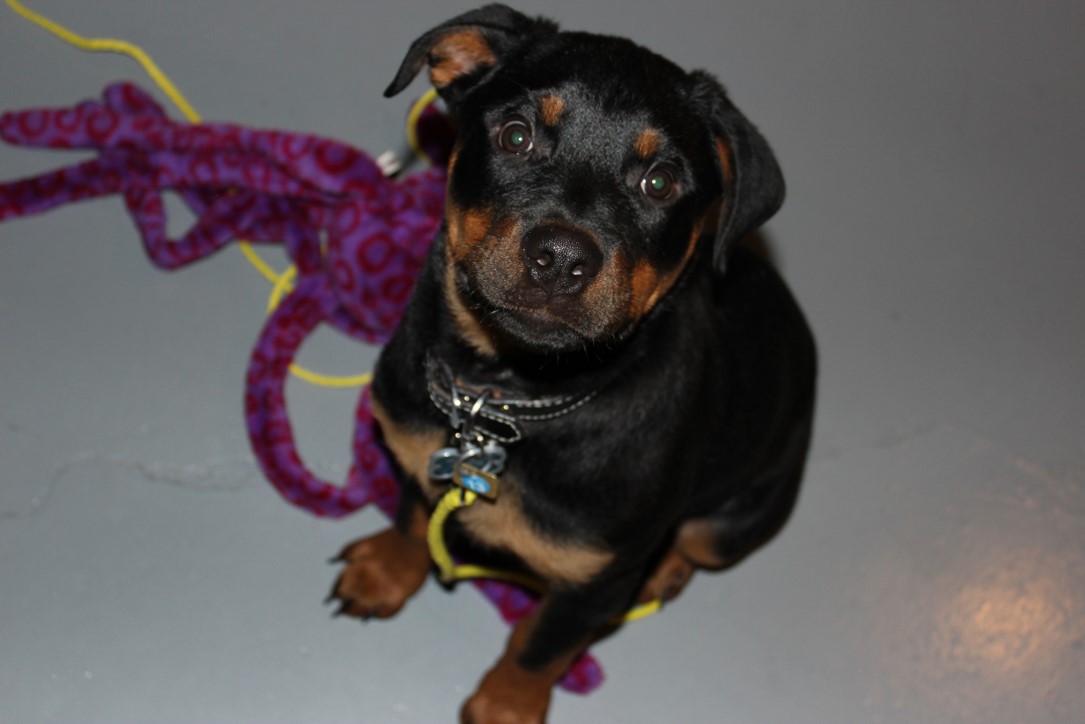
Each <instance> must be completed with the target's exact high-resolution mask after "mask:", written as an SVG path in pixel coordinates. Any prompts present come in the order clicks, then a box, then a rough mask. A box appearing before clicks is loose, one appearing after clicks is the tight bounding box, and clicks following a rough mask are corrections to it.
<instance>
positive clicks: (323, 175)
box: [0, 83, 602, 693]
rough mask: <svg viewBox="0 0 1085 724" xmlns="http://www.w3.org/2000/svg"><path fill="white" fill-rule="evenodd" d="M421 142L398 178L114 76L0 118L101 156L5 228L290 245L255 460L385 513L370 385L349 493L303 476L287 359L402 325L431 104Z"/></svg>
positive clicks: (415, 250)
mask: <svg viewBox="0 0 1085 724" xmlns="http://www.w3.org/2000/svg"><path fill="white" fill-rule="evenodd" d="M418 136H419V138H420V139H422V145H423V148H424V149H425V151H426V153H427V155H428V156H429V157H430V160H431V161H432V162H433V165H432V167H430V168H428V169H426V170H423V171H420V172H416V173H414V174H411V175H409V176H407V177H405V178H404V179H402V180H395V179H390V178H387V177H385V175H384V174H383V172H382V171H381V169H380V167H379V166H378V165H377V164H376V162H374V161H373V160H372V159H371V158H370V157H369V156H368V155H366V154H365V153H363V152H361V151H358V150H357V149H354V148H351V147H350V146H347V145H345V144H343V143H340V142H338V141H334V140H330V139H327V138H321V137H319V136H314V135H308V134H300V133H288V132H283V131H260V130H253V129H249V128H243V127H240V126H234V125H229V124H217V123H216V124H211V123H200V124H188V123H177V122H174V121H171V120H170V119H169V118H168V117H167V116H166V114H165V112H164V111H163V110H162V108H161V107H160V106H159V105H158V104H157V103H156V102H155V101H154V100H153V99H152V98H151V97H150V96H149V95H148V94H147V93H145V92H144V91H142V90H141V89H139V88H138V87H136V86H135V85H132V84H129V83H118V84H115V85H111V86H109V87H107V88H106V89H105V91H104V93H103V100H102V102H97V101H87V102H84V103H80V104H79V105H77V106H75V107H73V108H62V109H34V110H27V111H19V112H12V113H5V114H4V115H3V116H0V137H2V138H3V139H4V140H5V141H7V142H8V143H10V144H14V145H19V146H32V147H44V148H55V149H68V148H84V149H97V150H98V152H99V155H98V157H97V158H95V159H92V160H90V161H85V162H83V163H79V164H76V165H73V166H69V167H67V168H63V169H60V170H57V171H53V172H50V173H46V174H42V175H40V176H36V177H33V178H26V179H21V180H17V181H13V182H10V183H4V184H0V221H3V220H5V219H9V218H16V217H20V216H26V215H30V214H37V213H42V212H44V211H48V210H49V209H52V208H54V207H56V206H59V205H61V204H65V203H68V202H72V201H81V200H84V199H91V198H96V197H99V196H106V195H112V194H121V195H123V197H124V201H125V204H126V206H127V208H128V211H129V213H130V214H131V216H132V218H133V220H134V221H135V223H136V226H137V228H138V230H139V233H140V236H141V237H142V239H143V246H144V249H145V251H146V253H147V255H148V257H150V259H151V262H152V263H154V264H155V265H156V266H158V267H160V268H162V269H167V270H174V269H179V268H181V267H184V266H186V265H188V264H191V263H192V262H195V261H198V260H199V259H202V258H204V257H206V256H208V255H210V254H213V253H214V252H216V251H218V250H219V249H221V248H222V247H224V246H225V245H227V244H228V243H229V242H230V241H231V240H234V239H245V240H248V241H251V242H255V243H265V244H270V243H282V244H284V245H285V247H286V250H287V253H288V254H289V256H290V258H291V260H292V261H293V263H294V265H295V267H296V268H297V280H296V283H295V285H294V289H293V291H291V292H290V294H289V295H288V296H287V297H286V298H285V299H284V300H283V301H282V303H280V304H279V305H278V306H277V307H276V308H275V310H274V311H273V312H272V313H271V315H270V316H269V317H268V319H267V321H266V323H265V325H264V328H263V330H262V331H261V333H260V337H259V339H258V340H257V342H256V346H255V347H254V348H253V351H252V355H251V357H250V360H249V368H248V374H247V375H246V380H245V417H246V422H247V426H248V431H249V438H250V440H251V442H252V447H253V451H254V452H255V454H256V458H257V460H258V461H259V464H260V466H261V468H262V469H263V471H264V474H265V475H266V476H267V478H268V480H270V481H271V483H272V485H274V486H275V489H276V490H278V491H279V493H280V494H281V495H282V496H283V497H284V498H286V499H287V500H288V501H290V503H292V504H293V505H296V506H298V507H300V508H303V509H305V510H307V511H309V512H310V513H313V514H315V515H318V516H322V517H329V518H339V517H343V516H345V515H348V514H350V513H352V512H354V511H356V510H358V509H359V508H361V507H363V506H365V505H367V504H369V503H371V502H373V503H376V505H377V506H378V507H379V508H380V509H381V510H382V511H384V512H385V514H387V515H388V516H389V517H391V516H392V515H393V513H394V510H395V507H396V503H397V501H398V498H399V490H398V487H397V485H396V481H395V477H394V474H393V472H392V469H391V466H390V465H389V463H388V459H387V458H386V456H385V453H384V450H383V448H382V447H381V445H380V443H379V439H380V438H379V430H378V429H377V427H376V423H375V422H374V420H373V416H372V413H371V412H370V409H369V395H368V389H365V390H363V391H362V394H361V395H360V397H359V401H358V407H357V411H356V413H355V427H354V438H353V464H352V466H351V469H350V472H349V475H348V477H347V480H346V481H345V482H344V484H343V485H336V484H333V483H331V482H328V481H325V480H321V479H320V478H318V477H317V476H316V475H314V474H313V473H312V472H311V471H309V470H308V469H307V468H306V467H305V465H304V463H303V462H302V460H301V457H300V456H299V454H298V451H297V447H296V445H295V441H294V434H293V429H292V427H291V424H290V417H289V414H288V411H287V408H286V399H285V393H284V391H285V386H286V380H287V377H288V375H289V368H290V364H291V362H292V361H293V359H294V357H295V355H296V354H297V351H298V349H299V348H300V347H301V345H302V344H303V343H304V341H305V339H306V338H307V337H308V336H309V335H310V334H311V333H312V332H313V331H314V330H315V329H316V327H317V326H318V325H320V324H322V323H327V324H331V325H332V326H333V327H335V328H336V329H338V330H339V331H341V332H343V333H344V334H346V335H348V336H350V337H352V338H355V339H358V340H360V341H364V342H369V343H375V344H379V343H383V342H385V341H387V339H388V338H389V337H390V336H391V334H392V332H393V331H394V329H395V327H396V324H397V323H398V322H399V319H400V317H401V316H402V314H403V310H404V308H405V306H406V304H407V300H408V299H409V297H410V292H411V289H412V288H413V286H414V280H415V278H416V277H417V275H418V271H419V269H420V268H421V265H422V262H423V260H424V258H425V255H426V254H427V252H428V249H429V246H430V244H431V242H432V240H433V237H434V235H435V234H436V233H437V230H438V229H439V227H440V224H441V218H442V214H443V208H444V191H445V178H446V173H445V165H446V163H447V160H448V154H449V151H450V149H451V144H452V141H453V139H454V135H453V132H452V131H451V128H450V127H449V125H448V123H447V119H445V117H444V116H443V115H442V114H441V113H440V112H439V111H437V110H436V109H435V108H434V107H432V106H430V107H428V108H427V109H426V110H425V111H424V112H423V113H422V116H421V117H420V120H419V125H418ZM167 190H170V191H175V192H177V193H178V194H179V195H180V197H181V198H182V199H183V200H184V202H185V204H186V205H187V206H188V207H189V209H191V210H192V212H193V213H194V214H195V216H196V218H197V220H196V222H195V223H194V224H193V226H192V228H190V229H189V230H188V231H187V232H186V233H185V234H184V236H182V237H181V238H180V239H170V238H168V237H167V234H166V215H165V207H164V205H163V202H162V193H163V191H167ZM322 245H323V247H324V248H323V250H322ZM475 585H476V586H478V588H480V589H481V590H482V591H483V592H484V593H485V594H486V596H487V597H488V598H489V599H490V600H491V601H492V602H493V603H494V604H495V605H496V606H497V608H498V610H499V611H500V612H501V615H502V617H503V618H504V619H505V620H506V621H507V622H509V623H515V622H516V621H518V620H519V619H520V618H522V617H523V616H525V615H526V614H527V613H529V612H530V611H531V609H532V608H533V607H534V605H535V602H534V599H533V598H532V597H531V596H530V595H529V594H528V593H526V592H525V591H523V590H521V589H519V588H516V587H515V586H512V585H509V584H506V583H502V582H498V581H476V582H475ZM601 681H602V672H601V670H600V669H599V667H598V665H597V664H596V662H595V661H594V659H592V658H591V657H590V656H589V655H585V656H583V657H581V658H580V659H579V660H578V661H577V662H576V663H575V664H574V665H573V667H572V668H571V669H570V670H569V671H568V672H567V673H566V675H565V678H564V679H563V680H562V682H561V685H562V687H563V688H565V689H567V690H569V691H574V692H577V693H587V692H589V691H591V690H593V689H594V688H595V687H597V686H598V685H599V684H600V683H601Z"/></svg>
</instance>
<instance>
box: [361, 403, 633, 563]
mask: <svg viewBox="0 0 1085 724" xmlns="http://www.w3.org/2000/svg"><path fill="white" fill-rule="evenodd" d="M373 413H374V416H375V417H376V418H377V421H378V422H379V423H380V425H381V432H382V434H383V437H384V442H385V445H386V446H387V447H388V449H389V450H390V451H391V452H392V454H393V455H394V456H395V458H396V461H397V463H398V464H399V466H400V468H401V469H402V470H403V472H404V473H405V474H407V475H409V476H410V477H411V478H413V479H414V480H415V481H417V482H418V485H419V486H420V487H421V489H422V492H423V494H424V495H425V496H426V498H427V500H429V502H430V504H431V505H433V504H436V502H437V501H438V500H439V499H440V498H441V496H442V495H444V493H445V492H446V491H447V486H445V485H437V484H435V482H434V481H433V480H432V479H431V478H430V476H429V463H430V458H431V456H432V455H433V454H434V453H435V452H437V451H438V450H440V449H441V448H442V447H444V446H445V445H447V443H448V431H447V430H444V429H442V428H439V427H436V426H434V427H424V428H408V427H406V426H404V425H400V424H398V423H396V422H395V421H394V420H393V419H392V418H391V417H390V416H389V415H388V413H387V411H386V410H385V409H384V407H383V406H382V405H381V404H380V403H379V402H377V401H374V403H373ZM521 485H522V481H518V480H516V479H515V478H514V477H513V476H512V475H511V474H509V473H505V474H504V475H502V476H501V486H500V493H499V494H498V496H497V498H496V499H494V500H490V499H484V498H480V499H479V501H478V502H476V503H475V504H474V505H472V506H470V507H468V508H465V509H461V510H460V511H458V512H457V513H456V516H457V518H458V520H459V522H460V523H461V524H462V526H463V530H464V532H465V533H466V534H467V535H468V536H470V537H471V539H472V540H474V541H475V542H476V543H478V544H480V545H482V546H485V547H489V548H494V549H499V550H504V551H508V552H510V553H513V554H515V555H516V556H518V557H519V558H520V559H521V560H523V562H524V563H525V564H527V566H528V567H530V568H531V569H532V570H534V571H535V572H536V573H538V574H539V575H540V576H542V577H543V578H545V579H547V580H551V581H555V580H556V581H563V582H581V581H585V580H588V579H589V578H591V577H592V576H594V575H595V574H596V573H598V572H599V571H600V570H602V569H603V568H604V567H605V566H606V565H607V564H608V563H609V562H610V560H611V558H612V555H611V553H610V552H609V551H606V550H603V549H600V548H598V547H592V546H587V545H584V544H582V543H579V542H576V541H564V540H555V539H552V538H549V537H546V536H543V535H542V534H540V533H539V532H538V529H537V526H536V525H535V524H533V522H532V521H531V520H530V519H529V518H528V516H527V515H526V514H525V511H524V507H523V505H522V504H521V500H522V499H521V493H520V491H521V489H522V488H521Z"/></svg>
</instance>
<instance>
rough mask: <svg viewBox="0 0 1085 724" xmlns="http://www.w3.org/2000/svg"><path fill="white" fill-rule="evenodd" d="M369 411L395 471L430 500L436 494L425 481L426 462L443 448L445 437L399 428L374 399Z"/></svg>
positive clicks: (435, 432) (435, 430)
mask: <svg viewBox="0 0 1085 724" xmlns="http://www.w3.org/2000/svg"><path fill="white" fill-rule="evenodd" d="M372 408H373V417H375V418H376V419H377V422H378V423H380V427H381V435H382V436H383V437H384V444H385V445H386V446H387V447H388V449H389V450H390V451H391V452H392V455H394V456H395V458H396V462H397V463H399V467H400V468H402V470H403V472H404V473H406V474H407V475H409V476H411V477H412V478H414V479H415V480H416V481H417V482H418V484H419V485H420V486H421V487H422V492H424V493H425V494H426V497H428V498H430V499H434V498H435V497H436V496H437V495H439V493H440V491H438V490H437V489H436V488H435V487H434V486H433V483H432V481H430V479H429V458H430V455H432V454H433V453H434V452H436V451H437V449H438V448H441V447H444V446H445V444H446V443H447V442H448V433H446V432H445V431H444V430H440V429H438V428H436V427H433V428H422V429H418V430H415V429H411V428H408V427H407V426H405V425H401V424H399V423H397V422H395V421H394V420H392V418H391V417H390V416H389V415H388V411H387V410H386V409H385V408H384V406H383V405H381V403H380V402H378V401H377V399H376V398H374V399H373V402H372Z"/></svg>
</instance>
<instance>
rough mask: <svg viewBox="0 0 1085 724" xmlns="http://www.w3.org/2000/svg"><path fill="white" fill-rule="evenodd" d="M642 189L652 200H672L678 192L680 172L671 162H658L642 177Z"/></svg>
mask: <svg viewBox="0 0 1085 724" xmlns="http://www.w3.org/2000/svg"><path fill="white" fill-rule="evenodd" d="M640 190H641V192H642V193H643V194H644V195H645V196H647V197H648V198H650V199H651V200H652V201H656V202H663V201H670V200H671V199H672V198H674V196H675V195H676V194H677V193H678V173H677V171H675V169H674V167H673V166H671V165H670V164H667V163H660V164H656V165H655V166H653V167H652V170H651V171H649V172H648V173H647V174H645V176H644V178H643V179H641V182H640Z"/></svg>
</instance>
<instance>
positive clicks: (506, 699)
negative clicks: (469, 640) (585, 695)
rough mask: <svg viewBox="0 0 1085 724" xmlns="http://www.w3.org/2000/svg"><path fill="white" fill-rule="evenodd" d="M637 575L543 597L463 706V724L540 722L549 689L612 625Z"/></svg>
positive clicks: (630, 591)
mask: <svg viewBox="0 0 1085 724" xmlns="http://www.w3.org/2000/svg"><path fill="white" fill-rule="evenodd" d="M636 585H637V579H636V578H635V577H632V576H629V577H626V578H624V579H622V580H620V581H615V580H614V579H612V578H611V579H608V580H607V581H605V582H602V581H599V582H593V583H590V584H587V585H586V586H583V587H580V588H578V589H576V590H560V591H556V592H552V593H550V594H548V595H547V596H546V597H544V598H543V600H542V602H541V604H540V605H539V607H538V608H537V609H536V610H535V611H534V612H533V613H532V614H531V615H529V616H527V617H526V618H524V619H523V620H521V621H520V622H519V623H518V624H516V627H515V628H514V629H513V631H512V634H511V635H510V636H509V640H508V644H507V646H506V648H505V651H504V653H502V655H501V657H500V658H499V659H498V660H497V663H496V664H494V666H493V668H491V669H490V670H489V671H488V672H487V673H486V675H485V676H484V677H483V679H482V681H481V682H480V683H479V686H478V689H477V690H476V691H475V693H474V694H473V695H472V696H471V698H470V699H468V700H467V702H466V703H465V704H464V706H463V709H462V710H461V712H460V719H461V721H462V722H464V723H465V724H498V723H504V722H517V724H520V723H523V724H527V723H532V724H536V723H541V722H543V721H545V720H546V712H547V710H548V709H549V707H550V693H551V690H552V689H553V687H554V684H555V683H557V681H558V679H560V678H561V676H562V674H564V673H565V672H566V671H567V670H568V668H569V666H570V665H571V664H572V663H573V661H575V660H576V657H577V656H578V655H579V654H580V653H581V652H582V651H584V649H585V648H587V647H588V645H590V644H591V643H592V642H593V641H594V640H595V639H597V638H599V637H600V636H602V635H603V634H604V633H606V632H607V631H608V630H610V629H611V628H612V626H613V623H612V622H613V621H614V619H615V617H616V616H617V615H619V614H620V613H621V612H622V610H623V608H625V607H626V606H628V605H629V601H630V599H631V597H632V594H633V593H634V592H635V590H636Z"/></svg>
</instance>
